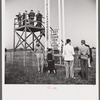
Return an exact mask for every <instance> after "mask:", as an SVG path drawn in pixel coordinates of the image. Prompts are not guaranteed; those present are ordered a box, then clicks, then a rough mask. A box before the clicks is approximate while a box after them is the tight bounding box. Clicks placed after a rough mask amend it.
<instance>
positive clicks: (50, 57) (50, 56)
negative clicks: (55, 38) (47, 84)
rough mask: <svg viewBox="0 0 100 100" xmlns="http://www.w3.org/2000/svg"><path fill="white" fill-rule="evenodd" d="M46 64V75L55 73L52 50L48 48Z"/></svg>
mask: <svg viewBox="0 0 100 100" xmlns="http://www.w3.org/2000/svg"><path fill="white" fill-rule="evenodd" d="M47 62H48V73H56V68H55V63H54V56H53V52H52V48H48V53H47Z"/></svg>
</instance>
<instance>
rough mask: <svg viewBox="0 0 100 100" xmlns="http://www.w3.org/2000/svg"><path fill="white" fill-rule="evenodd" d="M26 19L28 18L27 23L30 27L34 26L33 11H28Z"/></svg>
mask: <svg viewBox="0 0 100 100" xmlns="http://www.w3.org/2000/svg"><path fill="white" fill-rule="evenodd" d="M28 17H29V23H30V25H34V17H35V13H34V12H33V10H31V11H30V13H29V14H28Z"/></svg>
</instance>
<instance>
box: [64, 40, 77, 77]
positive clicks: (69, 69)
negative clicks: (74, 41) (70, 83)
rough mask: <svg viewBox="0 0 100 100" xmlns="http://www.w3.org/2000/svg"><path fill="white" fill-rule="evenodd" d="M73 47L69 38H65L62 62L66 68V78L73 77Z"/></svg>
mask: <svg viewBox="0 0 100 100" xmlns="http://www.w3.org/2000/svg"><path fill="white" fill-rule="evenodd" d="M74 55H75V52H74V48H73V47H72V46H71V40H70V39H67V40H66V44H65V46H64V47H63V57H64V64H65V68H66V79H67V78H69V77H70V78H73V79H75V77H74V67H73V65H74Z"/></svg>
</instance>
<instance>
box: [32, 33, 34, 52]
mask: <svg viewBox="0 0 100 100" xmlns="http://www.w3.org/2000/svg"><path fill="white" fill-rule="evenodd" d="M32 41H33V45H32V48H33V50H34V32H33V34H32Z"/></svg>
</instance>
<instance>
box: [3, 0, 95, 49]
mask: <svg viewBox="0 0 100 100" xmlns="http://www.w3.org/2000/svg"><path fill="white" fill-rule="evenodd" d="M50 6H51V9H50V10H51V11H50V14H51V16H50V17H51V22H50V23H51V26H52V28H57V29H58V23H59V22H58V2H57V0H51V3H50ZM31 9H33V11H34V12H37V10H40V12H41V13H42V14H43V16H44V13H45V12H44V0H6V2H5V21H6V23H5V25H6V27H5V29H6V33H5V46H6V48H12V47H13V32H14V26H13V24H14V17H15V15H16V14H18V12H21V13H23V12H24V11H25V10H27V11H28V12H29V11H30V10H31ZM65 33H66V36H65V37H66V38H70V39H71V40H72V45H73V46H79V45H80V41H81V39H85V40H86V42H87V43H88V44H89V45H90V46H95V47H96V1H95V0H65ZM8 37H9V38H8Z"/></svg>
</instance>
